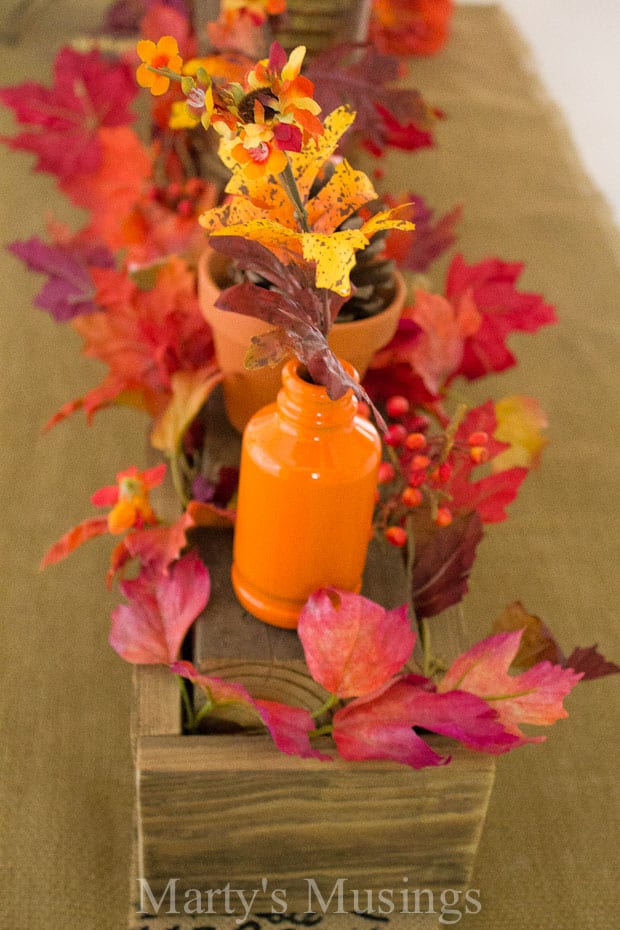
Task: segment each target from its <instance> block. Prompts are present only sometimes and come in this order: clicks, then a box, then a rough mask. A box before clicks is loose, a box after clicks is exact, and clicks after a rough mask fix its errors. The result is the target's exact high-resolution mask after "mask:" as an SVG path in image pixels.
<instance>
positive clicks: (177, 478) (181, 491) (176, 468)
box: [170, 453, 189, 507]
mask: <svg viewBox="0 0 620 930" xmlns="http://www.w3.org/2000/svg"><path fill="white" fill-rule="evenodd" d="M170 475H171V477H172V484H173V486H174V490H175V492H176V495H177V497H178V498H179V500H180V502H181V504H182V506H183V507H186V506H187V503H188V501H189V498H188V496H187V494H186V493H185V482H184V480H183V469H182V466H181V456H180V455H178V454H176V453H175V454H173V455H171V456H170Z"/></svg>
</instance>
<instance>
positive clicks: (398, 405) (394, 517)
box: [375, 395, 489, 548]
mask: <svg viewBox="0 0 620 930" xmlns="http://www.w3.org/2000/svg"><path fill="white" fill-rule="evenodd" d="M386 413H387V415H388V417H389V418H390V419H391V420H393V421H395V422H392V423H391V424H390V425H389V426H388V428H387V430H386V432H385V433H384V436H383V442H384V444H385V447H386V450H387V459H386V460H384V461H383V462H382V463H381V465H380V467H379V479H378V481H379V488H380V490H379V491H378V494H377V510H376V519H375V526H376V528H377V529H378V530H379V531H380V532H381V533H382V534H383V536H384V538H385V539H386V540H387V542H389V543H390V544H391V545H393V546H396V547H399V548H401V547H403V546H404V545H405V544H406V542H407V531H406V529H405V527H406V524H407V515H408V513H410V512H411V510H412V509H413V508H415V507H420V505H422V504H423V503H426V504H427V505H428V507H429V511H430V515H431V519H432V520H433V521H434V523H435V524H436V525H437V526H440V527H444V526H449V525H450V523H451V522H452V519H453V513H452V510H451V507H450V502H451V495H450V490H449V482H450V478H451V476H452V473H453V469H454V467H455V464H456V463H457V461H459V460H461V461H462V458H463V457H464V456H467V457H468V458H469V459H470V460H471V461H472V462H474V463H475V464H481V463H483V462H486V461H487V460H488V457H489V453H488V448H487V446H488V442H489V437H488V436H487V434H486V433H484V432H482V431H477V432H474V433H472V434H471V435H470V436H468V437H467V446H466V447H463V446H462V444H460V445H459V444H457V443H455V442H454V440H453V439H449V437H448V435H447V433H446V432H443V431H440V432H438V433H434V434H433V435H429V427H430V420H429V418H428V417H427V416H424V415H419V414H417V415H416V414H415V413H414V412H412V411H411V409H410V403H409V401H408V400H407V398H406V397H402V396H400V395H394V396H392V397H390V398H389V399H388V400H387V402H386Z"/></svg>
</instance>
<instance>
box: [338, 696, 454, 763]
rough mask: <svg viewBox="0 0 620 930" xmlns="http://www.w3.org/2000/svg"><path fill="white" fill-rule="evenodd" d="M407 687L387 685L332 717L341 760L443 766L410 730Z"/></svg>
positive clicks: (442, 760)
mask: <svg viewBox="0 0 620 930" xmlns="http://www.w3.org/2000/svg"><path fill="white" fill-rule="evenodd" d="M414 690H415V689H414V688H412V687H411V685H410V684H408V683H407V682H406V681H405V680H404V679H400V680H397V681H394V682H388V684H387V685H385V686H384V687H383V688H382V689H381V690H380V691H379V692H378V693H376V692H375V693H374V694H370V695H367V696H366V697H361V698H357V699H356V700H355V701H351V703H350V704H347V705H346V707H343V708H341V709H340V710H338V711H337V712H336V713H335V714H334V730H333V737H334V741H335V743H336V746H337V747H338V752H339V753H340V755H341V756H342V757H343V758H344V759H350V760H351V761H367V760H370V759H391V760H392V761H394V762H401V763H403V764H404V765H409V766H411V768H414V769H421V768H425V767H426V766H429V765H446V763H448V762H449V761H450V757H449V756H440V755H439V754H438V753H436V752H435V751H434V750H433V749H431V747H430V746H429V745H428V743H426V742H424V740H423V739H421V737H419V736H418V734H417V733H416V732H415V731H414V730H413V725H414V723H415V721H414V720H413V719H412V713H411V707H410V701H411V695H412V692H413V691H414Z"/></svg>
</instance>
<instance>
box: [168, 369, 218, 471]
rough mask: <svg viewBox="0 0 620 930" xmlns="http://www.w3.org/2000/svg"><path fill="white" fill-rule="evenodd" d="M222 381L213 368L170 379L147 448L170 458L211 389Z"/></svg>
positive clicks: (180, 372) (180, 374) (179, 374)
mask: <svg viewBox="0 0 620 930" xmlns="http://www.w3.org/2000/svg"><path fill="white" fill-rule="evenodd" d="M221 380H222V374H221V372H219V371H217V370H215V369H214V368H213V366H210V367H208V368H199V369H197V370H196V371H176V372H174V374H173V375H172V376H171V378H170V386H171V390H172V396H171V398H170V401H169V403H168V406H167V407H166V409H165V410H164V412H163V413H162V415H161V416H160V417H159V419H158V420H157V422H156V423H155V426H154V429H153V432H152V433H151V445H152V446H154V448H155V449H159V450H160V451H162V452H168V453H169V454H170V455H174V454H175V453H176V452H177V451H178V448H179V446H180V444H181V442H182V440H183V436H184V435H185V433H186V432H187V429H188V428H189V426H190V424H191V423H192V421H193V420H194V419H195V418H196V417H197V416H198V414H199V412H200V410H201V408H202V406H203V405H204V404H205V403H206V401H207V399H208V398H209V396H210V394H211V392H212V391H213V389H214V388H215V387H216V385H218V384H219V383H220V381H221Z"/></svg>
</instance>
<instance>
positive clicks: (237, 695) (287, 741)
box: [170, 662, 331, 760]
mask: <svg viewBox="0 0 620 930" xmlns="http://www.w3.org/2000/svg"><path fill="white" fill-rule="evenodd" d="M170 669H171V671H172V672H174V673H175V674H177V675H182V676H183V677H184V678H189V680H190V681H191V682H192V683H193V684H195V685H198V687H200V688H202V689H203V690H204V692H205V694H206V697H207V700H208V701H210V702H211V703H212V705H213V710H214V711H217V706H218V704H220V705H225V704H230V703H237V704H241V705H243V706H244V707H249V708H250V709H251V710H253V711H254V712H255V713H256V716H257V718H259V719H260V720H261V721H262V722H263V723H264V725H265V726H266V727H267V729H268V730H269V733H270V735H271V738H272V739H273V741H274V743H275V744H276V746H277V747H278V749H279V750H280V751H281V752H284V753H287V754H288V755H295V756H301V757H302V758H304V759H323V760H331V756H327V755H324V754H323V753H321V752H319V751H318V749H313V748H312V746H311V745H310V738H309V733H310V731H311V730H313V729H314V728H315V723H314V720H313V717H312V714H310V712H309V711H307V710H304V709H303V708H301V707H291V706H290V705H288V704H280V703H279V702H278V701H259V700H255V699H254V698H253V697H252V696H251V695H250V694H249V692H248V691H246V689H245V688H244V687H243V685H241V684H239V683H238V682H231V681H223V680H222V679H221V678H212V677H211V676H210V675H202V674H201V673H200V672H198V671H197V670H196V669H195V668H194V666H193V665H192V664H191V663H190V662H175V663H173V664H172V665H171V666H170Z"/></svg>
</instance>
